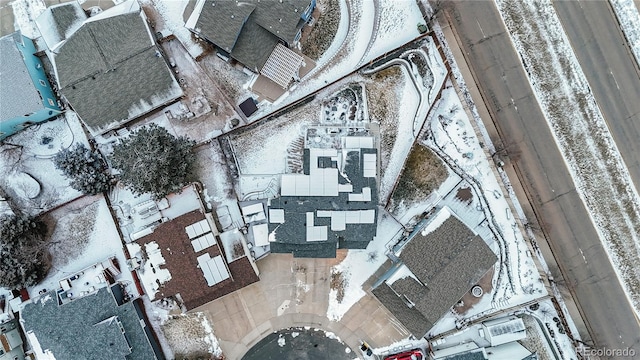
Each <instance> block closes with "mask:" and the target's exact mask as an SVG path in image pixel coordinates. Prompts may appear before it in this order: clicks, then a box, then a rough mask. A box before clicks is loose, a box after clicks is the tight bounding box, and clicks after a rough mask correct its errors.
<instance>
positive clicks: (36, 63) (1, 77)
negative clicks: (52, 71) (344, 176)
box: [0, 32, 61, 140]
mask: <svg viewBox="0 0 640 360" xmlns="http://www.w3.org/2000/svg"><path fill="white" fill-rule="evenodd" d="M35 53H36V48H35V46H34V44H33V41H32V40H31V39H29V38H27V37H25V36H23V35H22V34H20V32H15V33H13V34H10V35H7V36H4V37H2V38H0V54H2V56H0V140H3V139H5V138H7V137H8V136H11V135H13V134H15V133H17V132H18V131H20V130H22V129H24V128H26V127H28V126H30V125H32V124H36V123H40V122H43V121H46V120H49V119H51V118H53V117H56V116H57V115H59V114H60V113H61V110H60V108H59V107H58V101H57V99H56V96H55V94H54V93H53V90H52V89H51V85H50V84H49V80H47V75H46V73H45V72H44V69H43V67H42V62H41V61H40V59H39V58H38V57H37V56H35V55H34V54H35Z"/></svg>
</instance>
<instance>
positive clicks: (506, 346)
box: [430, 316, 538, 360]
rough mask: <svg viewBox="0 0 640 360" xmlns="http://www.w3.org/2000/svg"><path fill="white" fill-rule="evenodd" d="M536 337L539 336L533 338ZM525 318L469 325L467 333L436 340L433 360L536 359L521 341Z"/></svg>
mask: <svg viewBox="0 0 640 360" xmlns="http://www.w3.org/2000/svg"><path fill="white" fill-rule="evenodd" d="M533 336H536V335H533ZM526 337H527V332H526V326H525V324H524V321H523V320H522V318H520V317H518V316H508V317H503V318H498V319H493V320H489V321H485V322H483V323H480V324H474V325H470V326H469V327H468V328H467V330H466V331H463V332H457V333H453V334H451V335H449V336H445V337H443V338H438V339H437V340H433V341H432V342H431V344H430V349H431V359H434V360H500V359H509V360H536V359H538V355H537V353H535V352H534V353H532V352H531V351H530V350H528V349H527V348H525V347H524V346H523V345H522V344H521V343H520V341H522V340H524V339H526Z"/></svg>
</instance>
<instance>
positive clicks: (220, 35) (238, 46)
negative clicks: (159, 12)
mask: <svg viewBox="0 0 640 360" xmlns="http://www.w3.org/2000/svg"><path fill="white" fill-rule="evenodd" d="M315 5H316V1H315V0H243V1H238V0H199V1H198V2H197V4H196V6H195V9H194V11H193V13H192V14H191V16H190V18H189V20H188V21H187V23H186V27H187V28H189V29H190V30H191V31H193V32H194V33H195V34H197V35H198V36H201V37H203V38H205V39H206V40H207V41H209V42H211V43H212V44H214V45H215V46H216V47H218V49H220V50H222V51H223V52H224V53H226V54H229V55H230V56H231V57H232V58H234V59H236V60H237V61H238V62H240V63H242V64H243V65H244V66H246V67H247V68H249V69H250V70H252V71H254V72H260V70H261V69H262V67H263V66H264V65H265V63H266V62H267V60H268V59H269V56H270V55H271V53H272V52H273V50H274V49H275V48H276V45H277V44H279V43H282V44H284V45H287V46H293V45H294V44H295V43H296V42H297V41H298V40H299V39H300V34H301V29H302V27H303V25H304V24H305V23H306V22H307V21H308V20H309V19H310V17H311V13H312V12H313V9H314V8H315Z"/></svg>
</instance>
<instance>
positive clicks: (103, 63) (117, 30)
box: [52, 0, 182, 133]
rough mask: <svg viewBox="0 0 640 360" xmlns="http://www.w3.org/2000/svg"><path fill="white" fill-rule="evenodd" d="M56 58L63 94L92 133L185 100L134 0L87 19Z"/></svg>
mask: <svg viewBox="0 0 640 360" xmlns="http://www.w3.org/2000/svg"><path fill="white" fill-rule="evenodd" d="M52 56H53V61H52V63H53V64H54V65H55V70H56V76H57V78H58V83H59V86H60V88H61V92H62V94H63V95H64V96H65V97H66V98H67V100H68V101H69V103H71V105H72V107H73V108H74V109H75V110H76V112H77V113H78V115H79V116H80V118H82V119H83V120H84V122H85V123H86V124H87V126H88V127H89V128H90V130H91V131H92V132H93V133H104V132H106V131H108V130H110V129H112V128H114V127H117V126H118V125H120V124H122V123H123V122H126V121H129V120H131V119H134V118H136V117H138V116H140V115H142V114H144V113H146V112H148V111H150V110H152V109H154V108H156V107H158V106H160V105H163V104H166V103H168V102H170V101H173V100H175V99H176V98H178V97H179V96H181V95H182V89H181V88H180V85H179V84H178V83H177V81H176V80H175V78H174V76H173V73H172V72H171V70H170V69H169V67H168V65H167V63H166V61H165V60H164V58H163V57H162V54H161V53H160V52H159V51H158V49H157V48H156V46H155V42H154V39H153V36H152V34H151V31H150V29H149V27H148V25H147V22H146V17H145V16H144V13H143V12H142V11H141V10H140V7H139V6H138V5H137V2H135V1H133V0H130V1H126V2H123V3H121V4H119V5H117V6H114V7H112V8H110V9H107V10H105V11H103V12H102V13H100V14H98V15H96V16H94V17H91V18H88V19H86V20H85V21H84V22H83V24H82V25H81V26H80V27H78V28H77V29H76V30H75V31H74V32H73V33H70V34H68V36H67V39H66V41H64V42H63V43H62V44H61V45H60V46H59V47H58V48H57V49H56V53H55V54H53V55H52Z"/></svg>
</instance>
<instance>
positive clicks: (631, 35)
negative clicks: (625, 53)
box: [609, 0, 640, 63]
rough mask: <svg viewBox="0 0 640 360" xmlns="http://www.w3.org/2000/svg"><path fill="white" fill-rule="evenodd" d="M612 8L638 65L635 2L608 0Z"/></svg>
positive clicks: (638, 24) (638, 21)
mask: <svg viewBox="0 0 640 360" xmlns="http://www.w3.org/2000/svg"><path fill="white" fill-rule="evenodd" d="M609 2H610V3H611V7H612V8H613V11H614V13H615V14H616V17H617V18H618V23H620V29H622V32H623V33H624V36H625V37H626V38H627V41H628V42H629V47H631V52H632V53H633V56H635V58H636V62H638V63H640V13H639V12H638V5H637V4H636V3H637V1H633V0H609Z"/></svg>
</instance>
